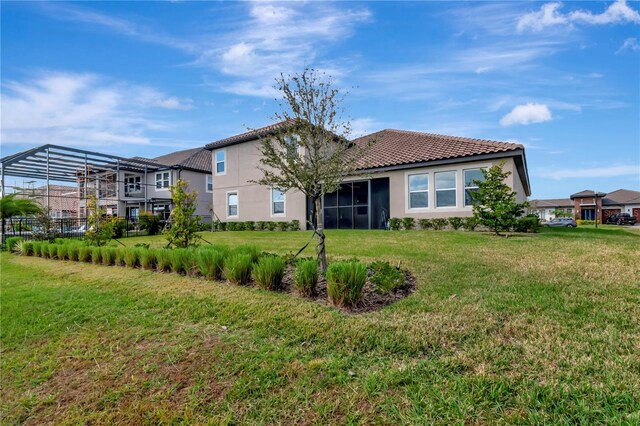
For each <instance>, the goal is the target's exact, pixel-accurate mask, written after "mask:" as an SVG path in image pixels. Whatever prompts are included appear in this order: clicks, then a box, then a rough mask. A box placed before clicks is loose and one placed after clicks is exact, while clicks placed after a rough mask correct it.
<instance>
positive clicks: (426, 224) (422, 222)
mask: <svg viewBox="0 0 640 426" xmlns="http://www.w3.org/2000/svg"><path fill="white" fill-rule="evenodd" d="M418 226H419V227H420V229H431V228H432V227H433V225H432V223H431V219H418Z"/></svg>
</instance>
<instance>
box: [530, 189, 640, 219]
mask: <svg viewBox="0 0 640 426" xmlns="http://www.w3.org/2000/svg"><path fill="white" fill-rule="evenodd" d="M529 210H530V211H531V212H532V213H535V214H537V215H538V217H540V218H541V219H544V220H550V219H553V218H554V217H555V215H556V212H555V211H556V210H564V211H567V212H569V213H571V216H572V217H575V218H576V219H582V220H595V218H596V217H597V218H598V220H600V222H601V223H606V222H607V219H608V218H609V216H611V215H613V214H616V213H629V214H631V215H633V216H635V217H636V219H638V222H640V191H632V190H629V189H617V190H615V191H612V192H609V193H604V192H594V191H592V190H584V191H580V192H576V193H575V194H572V195H571V196H570V197H569V198H563V199H553V200H532V201H531V202H530V208H529Z"/></svg>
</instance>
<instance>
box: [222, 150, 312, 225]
mask: <svg viewBox="0 0 640 426" xmlns="http://www.w3.org/2000/svg"><path fill="white" fill-rule="evenodd" d="M259 145H260V142H259V141H250V142H245V143H241V144H237V145H232V146H228V147H226V148H223V149H221V150H222V151H225V152H226V170H225V172H224V173H223V174H218V173H216V172H215V170H216V167H215V156H216V152H217V151H218V150H214V151H212V162H213V163H212V164H213V170H214V176H213V210H214V212H215V215H216V216H217V218H218V219H220V220H221V221H223V222H227V221H246V220H253V221H259V220H272V221H291V220H294V219H296V220H299V221H300V224H301V226H304V223H305V220H306V209H307V207H306V199H305V196H304V194H302V193H301V192H299V191H288V192H287V193H286V194H285V209H284V210H285V213H284V214H279V215H273V214H272V209H271V189H270V188H267V187H265V186H262V185H259V184H256V183H251V181H256V180H258V179H260V178H261V177H262V172H261V171H260V170H259V169H258V164H259V159H260V153H259V151H258V147H259ZM230 192H237V193H238V215H237V216H235V217H230V216H229V215H228V214H227V213H228V211H227V194H228V193H230Z"/></svg>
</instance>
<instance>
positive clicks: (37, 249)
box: [33, 241, 42, 257]
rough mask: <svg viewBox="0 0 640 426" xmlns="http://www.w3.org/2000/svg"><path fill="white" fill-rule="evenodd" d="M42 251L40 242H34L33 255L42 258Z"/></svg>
mask: <svg viewBox="0 0 640 426" xmlns="http://www.w3.org/2000/svg"><path fill="white" fill-rule="evenodd" d="M41 249H42V242H40V241H34V242H33V255H34V256H37V257H40V256H42V253H41V251H40V250H41Z"/></svg>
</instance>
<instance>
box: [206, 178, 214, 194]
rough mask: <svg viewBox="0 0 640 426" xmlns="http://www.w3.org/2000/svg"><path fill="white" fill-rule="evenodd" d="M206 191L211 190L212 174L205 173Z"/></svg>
mask: <svg viewBox="0 0 640 426" xmlns="http://www.w3.org/2000/svg"><path fill="white" fill-rule="evenodd" d="M207 192H213V176H211V175H207Z"/></svg>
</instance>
